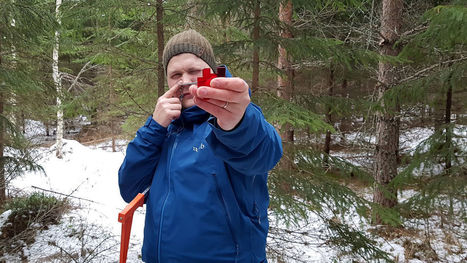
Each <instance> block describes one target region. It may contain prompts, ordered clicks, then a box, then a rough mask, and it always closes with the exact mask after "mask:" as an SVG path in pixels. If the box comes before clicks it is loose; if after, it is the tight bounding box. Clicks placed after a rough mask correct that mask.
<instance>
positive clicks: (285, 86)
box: [277, 0, 294, 143]
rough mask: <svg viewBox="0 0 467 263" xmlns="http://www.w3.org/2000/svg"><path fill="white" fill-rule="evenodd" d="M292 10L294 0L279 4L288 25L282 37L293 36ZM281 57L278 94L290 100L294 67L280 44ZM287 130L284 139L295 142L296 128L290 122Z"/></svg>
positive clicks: (278, 63)
mask: <svg viewBox="0 0 467 263" xmlns="http://www.w3.org/2000/svg"><path fill="white" fill-rule="evenodd" d="M292 12H293V5H292V1H291V0H289V1H287V2H286V3H281V4H280V5H279V20H280V21H281V22H282V23H283V24H284V25H285V26H286V27H284V29H283V30H281V33H280V36H281V37H282V38H292V37H293V36H292V32H290V30H289V29H288V28H287V27H288V26H291V25H292ZM278 53H279V58H278V61H277V68H278V69H279V70H280V71H281V74H280V75H279V76H278V77H277V84H278V88H277V96H278V97H281V98H283V99H285V100H288V101H290V100H291V99H292V97H293V75H294V72H293V69H292V67H291V65H290V61H289V57H288V54H287V50H286V49H285V48H284V47H282V45H280V44H279V46H278ZM284 128H285V129H284V130H285V131H284V132H281V137H282V141H283V142H285V143H287V142H290V143H293V141H294V130H293V127H292V126H291V125H289V124H287V125H286V127H284Z"/></svg>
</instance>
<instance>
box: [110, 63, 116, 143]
mask: <svg viewBox="0 0 467 263" xmlns="http://www.w3.org/2000/svg"><path fill="white" fill-rule="evenodd" d="M109 92H110V94H109V95H110V105H111V107H112V106H113V105H115V91H114V87H113V76H112V62H110V66H109ZM110 133H111V135H112V152H116V151H117V149H116V145H115V134H116V132H115V118H114V116H113V115H112V114H111V115H110Z"/></svg>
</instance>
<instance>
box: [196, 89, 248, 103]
mask: <svg viewBox="0 0 467 263" xmlns="http://www.w3.org/2000/svg"><path fill="white" fill-rule="evenodd" d="M196 96H197V97H199V98H201V99H216V100H222V101H230V102H237V101H238V97H239V96H241V94H240V93H238V92H235V91H231V90H225V89H216V88H210V87H199V88H198V90H197V91H196Z"/></svg>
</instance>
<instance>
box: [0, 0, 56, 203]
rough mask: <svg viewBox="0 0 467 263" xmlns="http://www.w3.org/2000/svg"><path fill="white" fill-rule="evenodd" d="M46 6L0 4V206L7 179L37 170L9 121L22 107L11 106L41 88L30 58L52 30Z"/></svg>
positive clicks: (31, 1)
mask: <svg viewBox="0 0 467 263" xmlns="http://www.w3.org/2000/svg"><path fill="white" fill-rule="evenodd" d="M48 4H49V2H47V1H35V0H28V1H22V2H21V3H17V1H2V4H1V5H0V205H3V203H4V201H5V198H6V189H7V185H8V182H9V181H10V180H11V179H13V178H14V177H16V176H18V175H21V174H22V173H23V172H25V171H28V170H40V167H39V166H37V165H36V164H35V163H34V160H33V158H32V156H31V154H30V152H29V150H28V148H27V146H28V142H27V141H26V140H25V139H24V136H23V134H22V133H21V131H20V130H19V129H18V126H17V123H13V122H12V116H15V114H16V113H17V112H18V110H20V109H24V108H22V107H21V106H22V105H20V107H17V105H12V104H11V103H12V102H14V103H15V104H18V103H21V102H22V101H23V98H25V99H24V100H27V99H28V98H29V97H30V96H31V94H33V93H34V92H35V91H37V90H40V89H41V88H42V86H41V84H40V83H39V82H38V81H37V80H38V79H39V78H38V76H39V72H38V70H37V69H36V68H35V67H34V66H33V65H34V63H33V61H32V60H31V59H32V58H33V57H34V55H35V54H37V53H39V52H40V49H37V48H36V47H38V44H39V42H40V41H39V40H40V39H41V38H46V37H47V34H48V32H50V30H52V28H53V18H52V17H50V16H49V12H48ZM12 19H14V23H12ZM13 47H14V48H13ZM13 96H14V100H11V99H10V98H12V97H13ZM6 149H8V154H6V153H5V151H6Z"/></svg>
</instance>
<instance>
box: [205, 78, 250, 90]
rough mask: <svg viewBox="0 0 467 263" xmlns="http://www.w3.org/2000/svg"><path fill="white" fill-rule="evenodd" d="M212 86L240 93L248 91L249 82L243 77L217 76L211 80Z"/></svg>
mask: <svg viewBox="0 0 467 263" xmlns="http://www.w3.org/2000/svg"><path fill="white" fill-rule="evenodd" d="M211 87H213V88H215V89H223V90H231V91H235V92H240V93H241V92H245V91H248V84H247V83H246V82H245V81H244V80H243V79H241V78H215V79H213V80H211Z"/></svg>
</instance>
